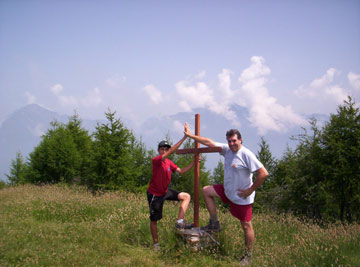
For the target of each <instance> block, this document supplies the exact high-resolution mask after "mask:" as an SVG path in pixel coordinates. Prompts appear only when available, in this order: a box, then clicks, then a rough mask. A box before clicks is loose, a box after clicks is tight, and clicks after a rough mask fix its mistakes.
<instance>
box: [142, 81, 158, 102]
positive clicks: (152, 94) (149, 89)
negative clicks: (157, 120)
mask: <svg viewBox="0 0 360 267" xmlns="http://www.w3.org/2000/svg"><path fill="white" fill-rule="evenodd" d="M143 90H144V91H145V93H146V94H147V95H148V97H149V98H150V100H151V102H152V103H154V104H160V103H161V102H162V100H163V95H162V93H161V91H160V90H159V89H158V88H156V87H155V86H154V85H152V84H149V85H146V86H145V87H144V88H143Z"/></svg>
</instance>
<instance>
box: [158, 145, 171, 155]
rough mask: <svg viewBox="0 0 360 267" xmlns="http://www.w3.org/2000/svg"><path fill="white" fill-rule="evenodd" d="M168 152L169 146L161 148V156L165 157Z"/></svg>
mask: <svg viewBox="0 0 360 267" xmlns="http://www.w3.org/2000/svg"><path fill="white" fill-rule="evenodd" d="M168 150H169V148H168V147H167V146H162V147H159V150H158V151H159V155H164V154H165V153H166V152H167V151H168Z"/></svg>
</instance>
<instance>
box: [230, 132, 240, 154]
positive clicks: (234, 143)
mask: <svg viewBox="0 0 360 267" xmlns="http://www.w3.org/2000/svg"><path fill="white" fill-rule="evenodd" d="M227 141H228V145H229V147H230V149H231V151H232V152H237V151H239V149H240V148H241V142H242V140H241V138H240V139H238V137H237V135H236V134H234V135H233V136H230V137H228V138H227Z"/></svg>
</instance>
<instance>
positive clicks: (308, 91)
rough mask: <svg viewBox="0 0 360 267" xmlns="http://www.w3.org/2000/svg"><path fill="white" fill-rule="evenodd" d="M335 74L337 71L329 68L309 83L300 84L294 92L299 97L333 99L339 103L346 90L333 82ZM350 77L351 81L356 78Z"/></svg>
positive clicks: (345, 95)
mask: <svg viewBox="0 0 360 267" xmlns="http://www.w3.org/2000/svg"><path fill="white" fill-rule="evenodd" d="M337 74H339V71H337V70H336V69H334V68H330V69H328V70H327V71H326V73H325V74H324V75H323V76H321V77H320V78H316V79H314V80H313V81H312V82H311V83H310V84H309V85H307V86H304V85H301V86H300V87H299V88H298V89H296V90H294V94H295V95H296V96H297V97H299V98H311V99H315V98H321V99H322V101H326V100H328V101H334V102H335V103H338V104H339V103H341V102H343V101H344V100H345V99H346V98H347V91H346V90H345V89H344V88H342V87H340V86H339V85H336V84H334V78H335V76H336V75H337ZM351 78H352V79H353V80H352V81H355V80H356V79H354V76H351ZM349 80H350V79H349Z"/></svg>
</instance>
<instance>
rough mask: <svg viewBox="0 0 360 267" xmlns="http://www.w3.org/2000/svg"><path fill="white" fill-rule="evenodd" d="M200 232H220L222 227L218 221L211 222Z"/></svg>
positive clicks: (201, 228)
mask: <svg viewBox="0 0 360 267" xmlns="http://www.w3.org/2000/svg"><path fill="white" fill-rule="evenodd" d="M200 230H204V231H206V232H220V231H221V227H220V223H219V221H216V222H212V221H209V224H208V225H206V226H202V227H200Z"/></svg>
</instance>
